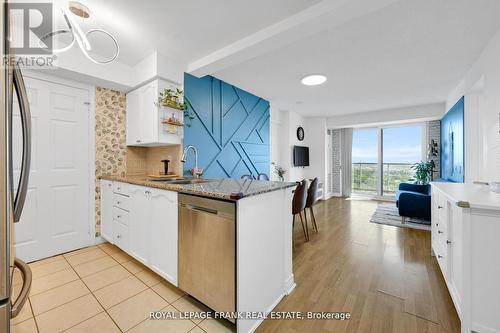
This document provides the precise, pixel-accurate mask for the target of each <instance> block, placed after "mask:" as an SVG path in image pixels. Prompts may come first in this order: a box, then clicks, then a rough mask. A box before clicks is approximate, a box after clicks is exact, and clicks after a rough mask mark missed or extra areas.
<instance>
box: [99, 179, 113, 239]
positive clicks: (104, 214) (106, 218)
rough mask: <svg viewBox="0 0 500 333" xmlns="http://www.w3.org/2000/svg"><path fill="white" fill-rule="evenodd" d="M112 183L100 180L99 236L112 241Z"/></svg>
mask: <svg viewBox="0 0 500 333" xmlns="http://www.w3.org/2000/svg"><path fill="white" fill-rule="evenodd" d="M112 226H113V182H111V181H109V180H101V235H102V237H104V238H105V239H113V238H115V236H114V230H113V228H112Z"/></svg>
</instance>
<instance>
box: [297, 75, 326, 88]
mask: <svg viewBox="0 0 500 333" xmlns="http://www.w3.org/2000/svg"><path fill="white" fill-rule="evenodd" d="M326 80H327V78H326V76H324V75H321V74H311V75H307V76H305V77H303V78H302V80H301V82H302V84H303V85H305V86H317V85H320V84H323V83H325V82H326Z"/></svg>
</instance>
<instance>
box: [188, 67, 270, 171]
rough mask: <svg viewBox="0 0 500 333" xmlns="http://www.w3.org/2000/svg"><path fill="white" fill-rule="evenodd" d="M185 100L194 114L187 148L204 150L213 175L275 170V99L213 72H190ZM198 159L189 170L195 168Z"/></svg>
mask: <svg viewBox="0 0 500 333" xmlns="http://www.w3.org/2000/svg"><path fill="white" fill-rule="evenodd" d="M184 91H185V98H186V100H188V101H189V104H190V109H189V110H190V111H191V112H192V113H193V114H194V118H195V119H193V123H192V126H191V127H185V128H184V142H183V143H184V147H187V146H188V145H194V146H195V147H196V148H198V155H199V156H198V165H199V167H200V168H204V173H203V176H204V177H207V178H210V177H212V178H214V177H217V178H240V177H241V176H242V175H244V174H252V175H254V176H257V174H258V173H266V174H269V167H270V151H269V149H270V146H269V102H268V101H266V100H264V99H262V98H260V97H257V96H255V95H252V94H250V93H248V92H246V91H244V90H241V89H239V88H238V87H235V86H233V85H230V84H227V83H226V82H224V81H221V80H219V79H217V78H215V77H212V76H205V77H202V78H197V77H195V76H192V75H190V74H187V73H186V74H184ZM192 166H193V160H192V157H191V156H190V157H188V161H187V162H186V163H185V166H184V169H185V170H184V173H185V174H187V170H188V169H189V168H192Z"/></svg>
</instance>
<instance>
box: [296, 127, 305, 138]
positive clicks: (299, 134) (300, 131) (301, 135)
mask: <svg viewBox="0 0 500 333" xmlns="http://www.w3.org/2000/svg"><path fill="white" fill-rule="evenodd" d="M297 139H299V141H303V140H304V129H303V128H302V126H299V127H298V128H297Z"/></svg>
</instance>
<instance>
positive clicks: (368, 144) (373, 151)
mask: <svg viewBox="0 0 500 333" xmlns="http://www.w3.org/2000/svg"><path fill="white" fill-rule="evenodd" d="M377 133H378V130H377V129H374V128H369V129H355V130H354V131H353V135H352V136H353V137H352V162H353V163H361V162H363V163H377V160H378V158H377V155H378V148H377V145H378V139H377ZM383 147H384V163H416V162H419V161H421V160H422V126H408V127H394V128H385V129H384V143H383Z"/></svg>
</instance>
